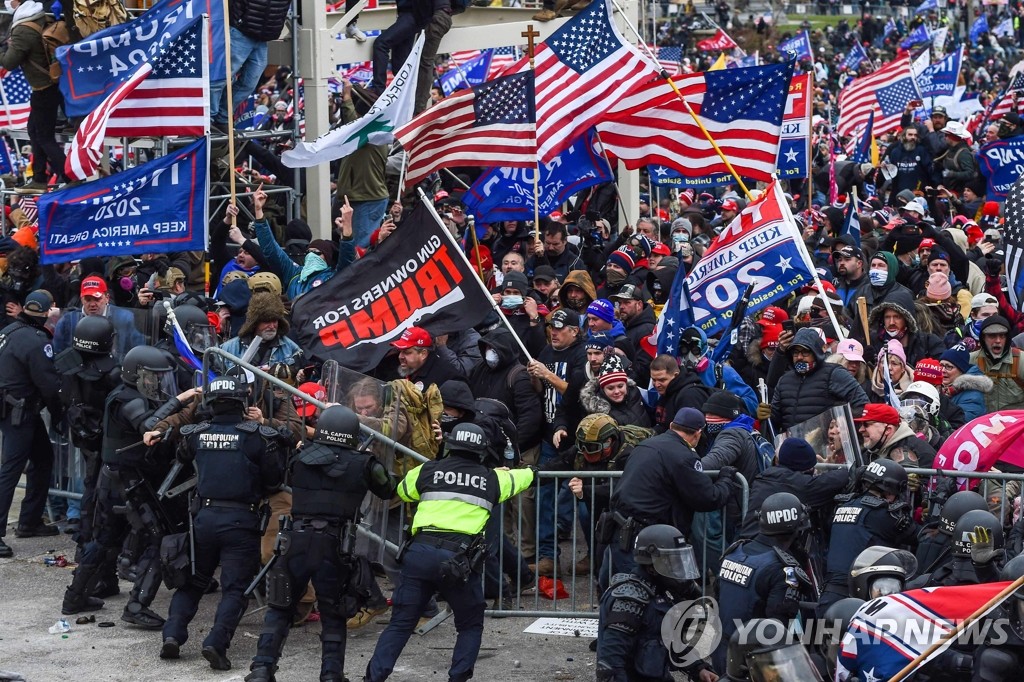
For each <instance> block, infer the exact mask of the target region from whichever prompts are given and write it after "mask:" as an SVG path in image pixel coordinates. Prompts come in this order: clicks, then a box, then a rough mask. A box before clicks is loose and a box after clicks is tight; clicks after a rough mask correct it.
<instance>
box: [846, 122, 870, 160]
mask: <svg viewBox="0 0 1024 682" xmlns="http://www.w3.org/2000/svg"><path fill="white" fill-rule="evenodd" d="M874 128H875V112H874V111H871V112H870V113H869V114H868V122H867V125H865V126H864V132H863V134H862V135H861V136H860V140H858V141H857V148H856V149H854V150H853V154H852V155H851V156H850V161H853V162H854V163H871V134H872V132H873V131H874Z"/></svg>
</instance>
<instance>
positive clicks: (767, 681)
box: [747, 642, 821, 682]
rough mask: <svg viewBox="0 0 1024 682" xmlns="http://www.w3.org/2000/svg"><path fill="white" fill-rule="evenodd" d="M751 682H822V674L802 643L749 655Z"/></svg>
mask: <svg viewBox="0 0 1024 682" xmlns="http://www.w3.org/2000/svg"><path fill="white" fill-rule="evenodd" d="M747 667H748V668H749V670H750V679H751V682H781V681H782V680H800V682H821V674H820V673H819V672H818V669H817V668H816V667H815V666H814V662H813V661H812V660H811V655H810V654H809V653H807V649H806V648H804V645H803V644H801V643H800V642H793V643H791V644H786V645H785V646H779V647H775V648H771V649H760V650H757V651H750V652H748V653H747Z"/></svg>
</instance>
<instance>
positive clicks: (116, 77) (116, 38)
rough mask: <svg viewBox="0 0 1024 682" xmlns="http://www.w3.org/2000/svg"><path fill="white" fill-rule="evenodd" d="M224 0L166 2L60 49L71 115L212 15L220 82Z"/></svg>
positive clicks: (213, 69) (85, 110) (94, 103)
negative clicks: (201, 18)
mask: <svg viewBox="0 0 1024 682" xmlns="http://www.w3.org/2000/svg"><path fill="white" fill-rule="evenodd" d="M221 6H222V3H221V2H220V0H162V1H161V2H159V3H157V4H156V6H154V7H153V8H152V9H150V10H149V11H147V12H146V13H145V14H143V15H142V16H140V17H138V18H137V19H133V20H132V21H129V22H128V23H125V24H118V25H117V26H111V27H109V28H105V29H103V30H102V31H98V32H96V33H93V34H92V35H91V36H89V37H88V38H86V39H84V40H82V41H80V42H77V43H74V44H73V45H66V46H63V47H59V48H57V62H58V63H60V66H61V77H60V90H61V92H62V93H63V94H64V109H65V112H66V113H67V115H68V117H69V118H72V117H76V116H87V115H89V114H90V113H91V112H92V111H93V109H95V108H96V107H98V106H99V105H100V103H101V102H102V101H103V100H104V99H106V97H107V95H109V94H110V93H111V92H112V91H113V90H114V89H115V88H117V87H118V86H119V85H121V84H122V83H124V82H125V81H126V80H128V79H129V78H131V76H132V75H133V74H135V72H136V71H138V70H139V68H141V66H142V64H144V63H145V62H146V61H151V62H152V63H154V64H156V62H157V60H158V59H159V58H160V57H162V56H163V54H164V52H165V51H166V50H167V49H168V48H170V47H171V46H172V45H174V42H175V40H177V39H178V38H179V37H180V36H181V35H182V34H183V33H184V32H185V31H187V30H188V29H190V28H192V26H193V22H192V20H193V19H194V18H196V17H198V16H200V15H201V14H204V13H209V14H210V24H209V27H210V35H211V36H212V40H211V43H210V55H211V59H212V61H211V63H210V76H211V78H212V79H213V80H216V79H217V74H220V75H221V80H223V78H224V74H225V71H224V70H225V64H224V21H223V16H224V13H223V11H222V9H221Z"/></svg>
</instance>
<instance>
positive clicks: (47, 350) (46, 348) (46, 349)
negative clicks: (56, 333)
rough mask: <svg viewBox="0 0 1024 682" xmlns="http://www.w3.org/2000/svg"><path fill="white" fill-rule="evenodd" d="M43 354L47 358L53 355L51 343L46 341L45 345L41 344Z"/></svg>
mask: <svg viewBox="0 0 1024 682" xmlns="http://www.w3.org/2000/svg"><path fill="white" fill-rule="evenodd" d="M43 355H45V356H46V357H48V358H52V357H53V344H49V343H48V344H46V345H45V346H43Z"/></svg>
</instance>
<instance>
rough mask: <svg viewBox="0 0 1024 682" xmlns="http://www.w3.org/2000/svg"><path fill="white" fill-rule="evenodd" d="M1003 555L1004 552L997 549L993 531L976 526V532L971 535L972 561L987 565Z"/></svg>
mask: <svg viewBox="0 0 1024 682" xmlns="http://www.w3.org/2000/svg"><path fill="white" fill-rule="evenodd" d="M1002 555H1003V550H1001V549H996V548H995V540H994V539H993V537H992V531H990V530H989V529H988V528H985V527H984V526H975V527H974V532H973V533H971V561H973V562H974V563H976V564H979V565H986V564H990V563H992V561H993V560H995V559H997V558H999V557H1001V556H1002Z"/></svg>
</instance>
